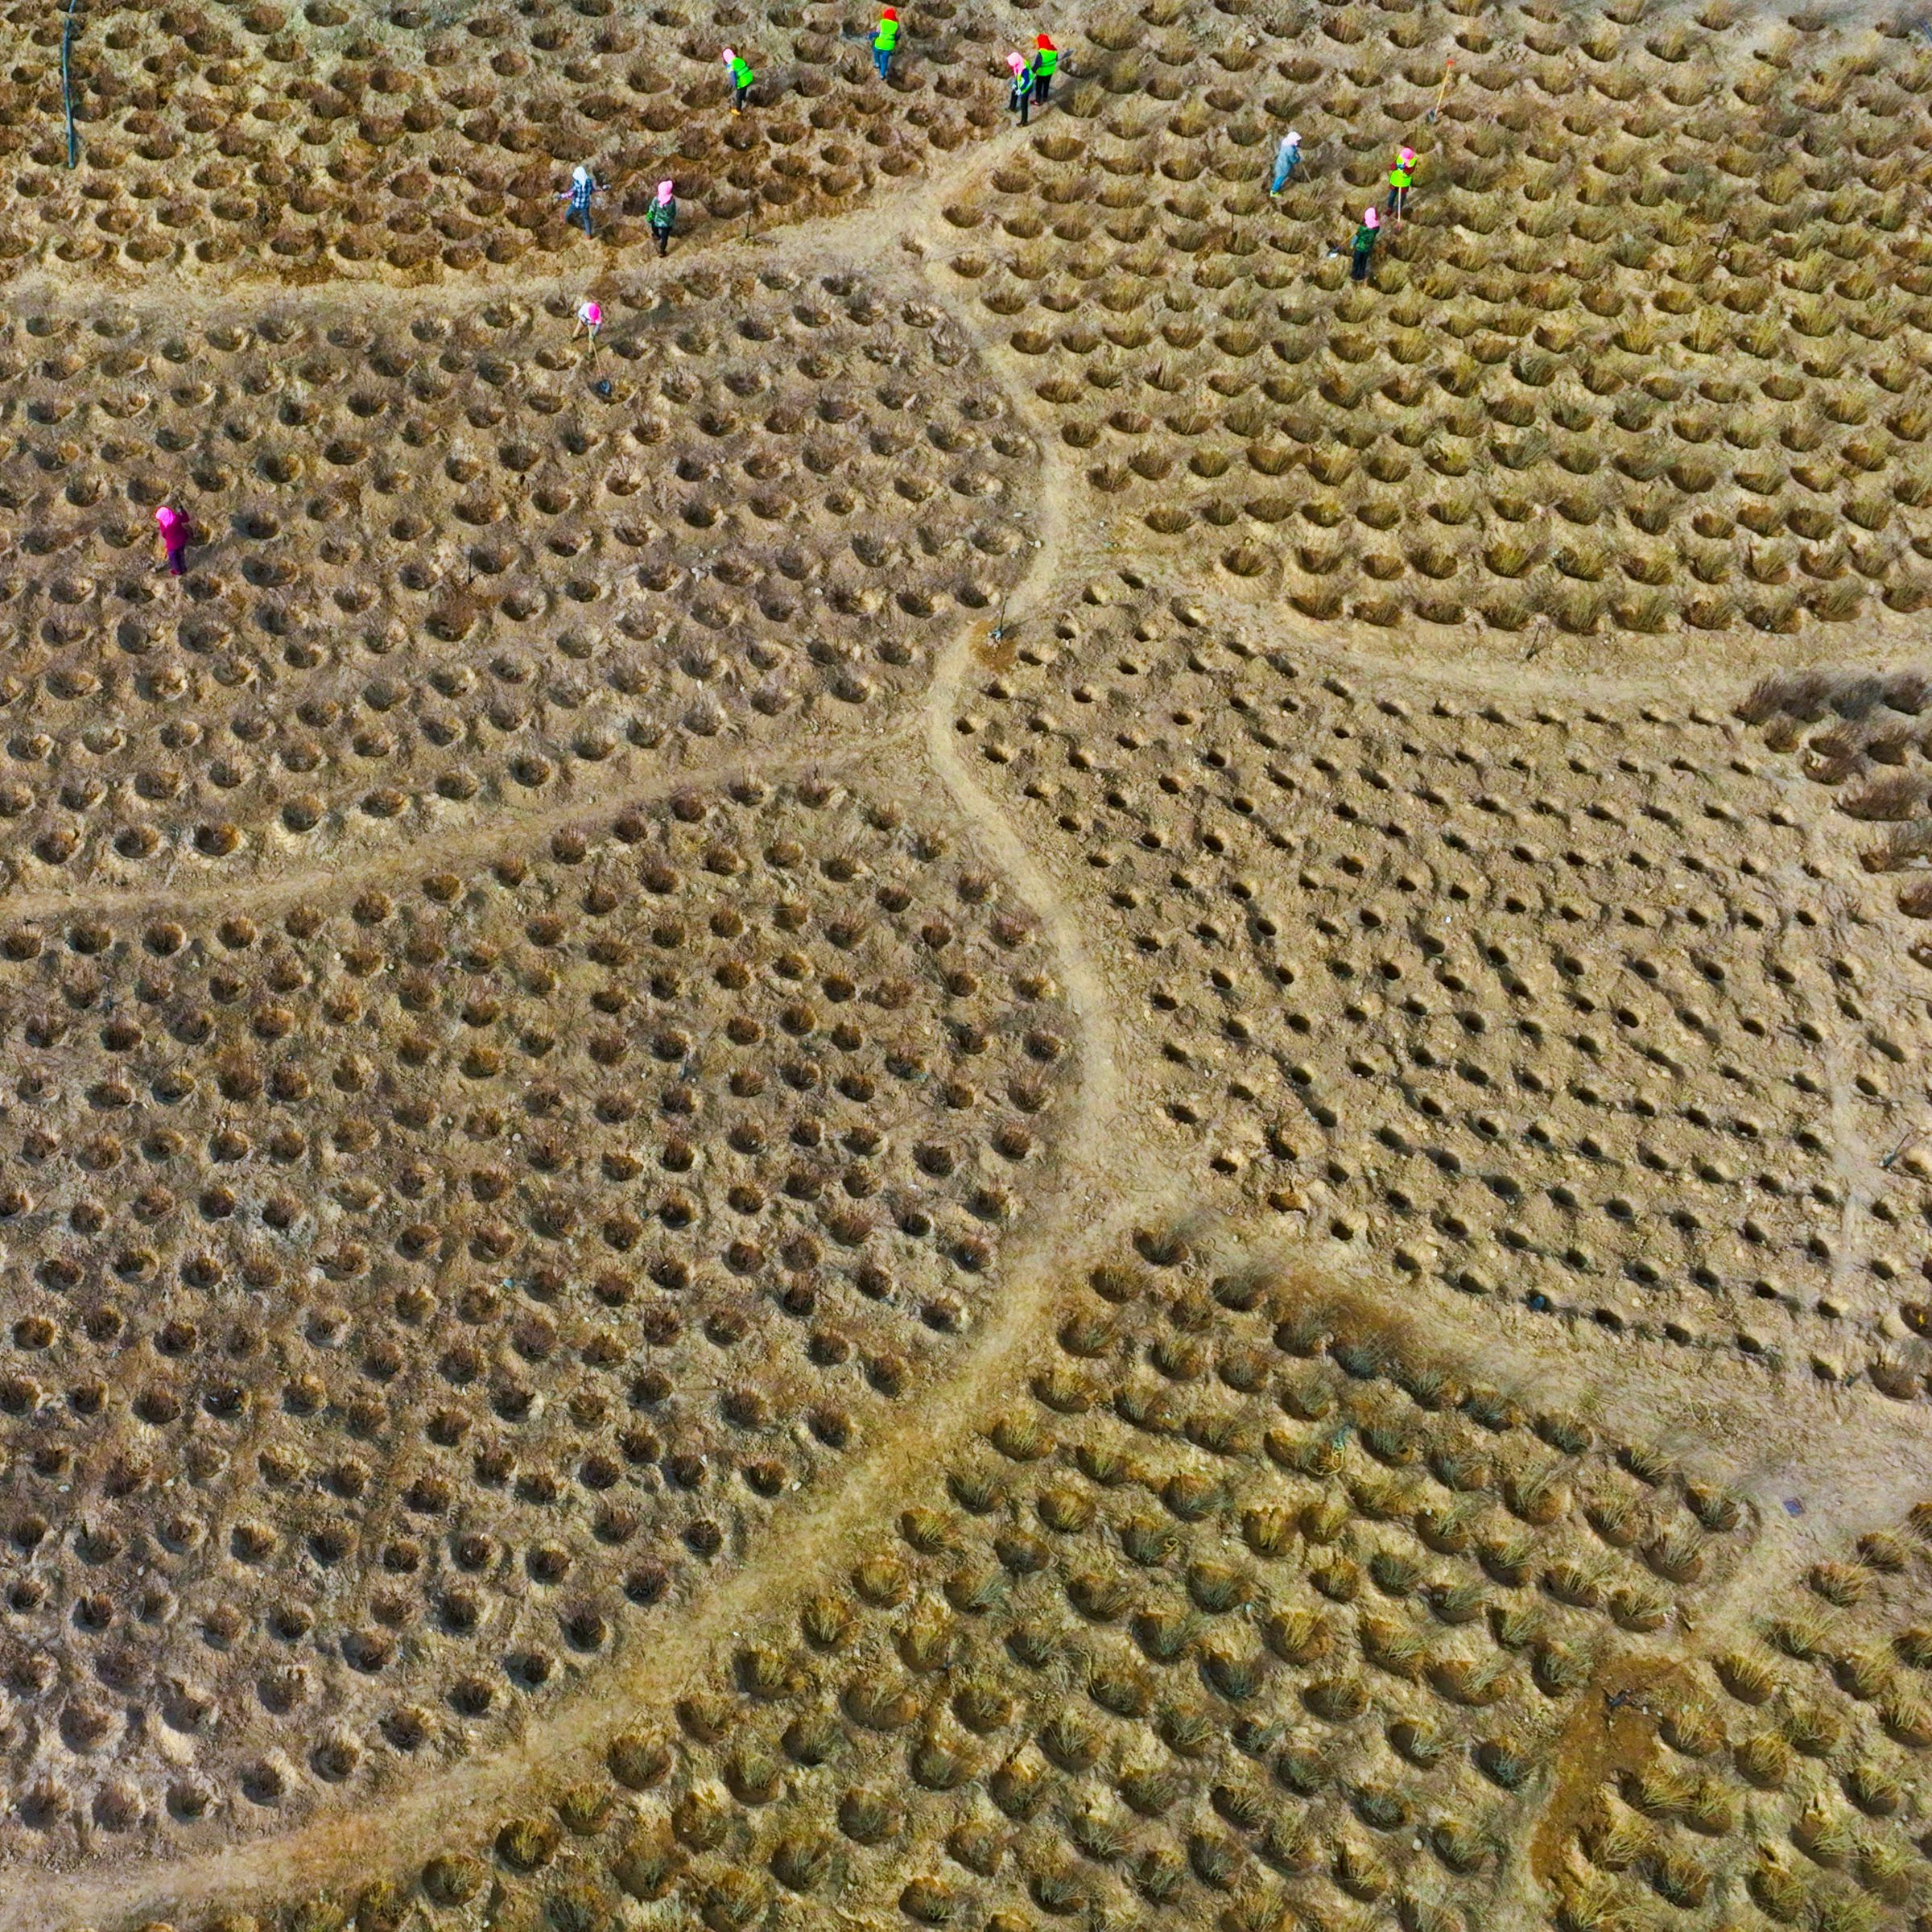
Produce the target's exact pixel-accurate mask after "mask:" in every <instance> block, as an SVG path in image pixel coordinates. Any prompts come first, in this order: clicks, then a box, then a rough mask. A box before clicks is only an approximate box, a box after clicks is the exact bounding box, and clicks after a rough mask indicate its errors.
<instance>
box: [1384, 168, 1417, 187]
mask: <svg viewBox="0 0 1932 1932" xmlns="http://www.w3.org/2000/svg"><path fill="white" fill-rule="evenodd" d="M1414 179H1415V177H1414V175H1412V174H1410V171H1408V169H1407V168H1406V167H1402V166H1400V165H1399V164H1398V165H1397V166H1396V167H1392V168H1390V169H1389V186H1390V187H1391V188H1407V187H1408V185H1409V184H1410V182H1411V181H1413V180H1414Z"/></svg>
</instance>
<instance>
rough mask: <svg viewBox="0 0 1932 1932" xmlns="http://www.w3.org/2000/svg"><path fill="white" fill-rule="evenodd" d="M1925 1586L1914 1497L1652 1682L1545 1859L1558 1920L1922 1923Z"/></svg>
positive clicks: (1931, 1725) (1931, 1511)
mask: <svg viewBox="0 0 1932 1932" xmlns="http://www.w3.org/2000/svg"><path fill="white" fill-rule="evenodd" d="M1928 1582H1932V1504H1920V1505H1917V1506H1916V1507H1915V1508H1914V1509H1913V1510H1912V1511H1911V1512H1910V1513H1909V1516H1908V1517H1906V1518H1905V1521H1902V1522H1901V1523H1900V1524H1899V1525H1898V1526H1897V1528H1896V1529H1890V1530H1875V1531H1873V1532H1872V1533H1871V1534H1868V1535H1865V1536H1863V1537H1860V1538H1859V1539H1858V1542H1857V1544H1856V1549H1855V1550H1852V1552H1849V1553H1847V1554H1846V1555H1845V1556H1844V1557H1843V1558H1835V1559H1829V1560H1827V1561H1824V1562H1822V1563H1817V1564H1814V1566H1813V1567H1811V1569H1810V1571H1807V1572H1806V1574H1805V1575H1804V1576H1803V1577H1802V1579H1790V1584H1789V1587H1787V1588H1786V1589H1785V1591H1782V1592H1781V1593H1780V1594H1779V1596H1777V1598H1775V1599H1774V1600H1773V1602H1775V1604H1776V1608H1775V1609H1773V1607H1772V1602H1766V1603H1765V1604H1764V1605H1763V1607H1762V1608H1761V1610H1760V1611H1759V1612H1758V1613H1757V1615H1756V1616H1753V1617H1752V1620H1751V1623H1752V1628H1751V1629H1750V1630H1749V1631H1748V1633H1746V1634H1745V1635H1744V1637H1742V1639H1741V1640H1740V1641H1739V1642H1738V1643H1736V1645H1732V1647H1731V1648H1729V1649H1725V1650H1724V1651H1722V1652H1719V1653H1717V1654H1715V1655H1711V1656H1707V1657H1703V1658H1699V1659H1698V1660H1696V1661H1695V1663H1694V1664H1693V1665H1692V1666H1691V1667H1690V1668H1689V1669H1688V1670H1684V1671H1682V1672H1678V1671H1673V1672H1671V1673H1669V1674H1660V1676H1659V1678H1658V1679H1657V1682H1656V1683H1655V1684H1654V1686H1652V1691H1653V1695H1651V1696H1650V1697H1649V1699H1648V1707H1647V1709H1646V1710H1645V1712H1644V1717H1645V1720H1646V1721H1645V1722H1644V1723H1643V1724H1641V1730H1640V1731H1639V1732H1638V1735H1637V1737H1636V1738H1634V1739H1633V1742H1632V1744H1631V1746H1630V1748H1628V1749H1627V1750H1626V1751H1624V1752H1620V1753H1619V1754H1618V1755H1617V1756H1616V1757H1615V1758H1614V1759H1613V1761H1612V1765H1611V1766H1610V1767H1609V1774H1608V1776H1606V1777H1604V1779H1603V1781H1602V1783H1601V1785H1600V1787H1599V1788H1598V1789H1596V1790H1595V1791H1594V1792H1592V1793H1591V1795H1590V1797H1589V1799H1588V1802H1587V1804H1586V1805H1585V1806H1584V1807H1583V1810H1582V1811H1581V1814H1580V1816H1579V1819H1578V1822H1577V1825H1576V1828H1575V1832H1574V1835H1573V1836H1572V1838H1571V1841H1570V1842H1569V1843H1567V1844H1566V1845H1565V1846H1564V1847H1562V1852H1563V1860H1562V1862H1561V1864H1555V1865H1554V1871H1553V1874H1552V1876H1554V1879H1555V1881H1556V1887H1557V1891H1558V1898H1559V1901H1560V1903H1559V1907H1558V1916H1557V1918H1556V1923H1558V1925H1560V1926H1610V1925H1612V1924H1626V1923H1629V1922H1630V1920H1631V1918H1633V1917H1635V1916H1637V1915H1640V1914H1641V1913H1644V1912H1645V1911H1646V1910H1654V1909H1656V1906H1657V1902H1658V1901H1661V1902H1662V1905H1665V1906H1667V1907H1669V1908H1671V1910H1670V1922H1671V1923H1672V1924H1674V1925H1681V1926H1704V1925H1712V1926H1715V1925H1717V1924H1719V1923H1720V1922H1721V1923H1730V1924H1736V1923H1740V1922H1741V1923H1744V1924H1748V1925H1751V1926H1763V1925H1779V1926H1790V1925H1805V1926H1817V1927H1818V1928H1820V1932H1860V1928H1867V1929H1875V1928H1876V1927H1879V1926H1907V1927H1911V1928H1917V1927H1919V1926H1923V1925H1924V1924H1925V1923H1926V1917H1925V1913H1926V1901H1927V1900H1928V1899H1929V1898H1932V1866H1929V1865H1928V1863H1927V1860H1926V1844H1925V1839H1924V1836H1923V1824H1924V1820H1923V1818H1922V1815H1921V1814H1920V1810H1919V1805H1918V1798H1917V1794H1919V1793H1921V1792H1922V1791H1923V1790H1924V1789H1925V1785H1926V1777H1927V1770H1928V1758H1929V1755H1932V1699H1929V1697H1928V1691H1932V1678H1928V1675H1927V1673H1928V1672H1932V1629H1928V1628H1927V1625H1926V1614H1925V1612H1926V1586H1927V1584H1928ZM1633 1728H1634V1727H1633ZM1740 1912H1741V1913H1742V1914H1743V1917H1742V1918H1741V1920H1740V1918H1739V1914H1740Z"/></svg>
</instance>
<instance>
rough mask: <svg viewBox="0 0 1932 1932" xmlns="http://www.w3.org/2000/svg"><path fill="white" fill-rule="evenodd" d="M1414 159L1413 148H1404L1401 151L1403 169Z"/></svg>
mask: <svg viewBox="0 0 1932 1932" xmlns="http://www.w3.org/2000/svg"><path fill="white" fill-rule="evenodd" d="M1414 159H1415V150H1414V148H1412V147H1406V148H1404V149H1403V150H1402V166H1403V167H1407V166H1408V165H1409V163H1410V162H1411V161H1413V160H1414Z"/></svg>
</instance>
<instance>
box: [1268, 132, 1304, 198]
mask: <svg viewBox="0 0 1932 1932" xmlns="http://www.w3.org/2000/svg"><path fill="white" fill-rule="evenodd" d="M1301 165H1302V137H1301V136H1300V135H1299V134H1297V133H1296V132H1295V130H1294V129H1293V128H1290V129H1289V130H1288V131H1287V133H1286V134H1283V135H1282V144H1281V146H1280V147H1278V148H1277V149H1276V150H1275V151H1274V178H1273V179H1272V180H1270V181H1269V184H1268V192H1269V194H1271V195H1278V194H1279V193H1280V192H1282V189H1283V188H1286V186H1287V185H1288V184H1289V183H1290V181H1292V180H1294V177H1295V175H1297V174H1298V172H1299V171H1300V170H1301Z"/></svg>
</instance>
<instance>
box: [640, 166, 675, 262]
mask: <svg viewBox="0 0 1932 1932" xmlns="http://www.w3.org/2000/svg"><path fill="white" fill-rule="evenodd" d="M644 219H645V220H646V221H648V222H649V223H650V232H651V233H652V234H653V235H654V236H655V237H657V242H658V254H661V255H662V254H668V253H669V252H670V250H671V230H672V229H674V228H675V227H676V226H677V225H678V204H677V198H676V196H675V195H674V194H673V193H672V192H671V184H670V183H669V182H668V181H660V182H659V183H658V192H657V196H656V198H655V199H654V200H653V201H652V202H651V204H650V213H648V214H646V216H645V217H644Z"/></svg>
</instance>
